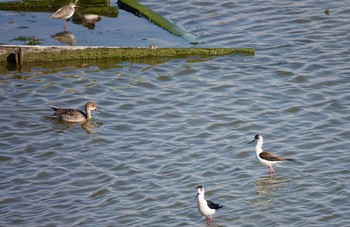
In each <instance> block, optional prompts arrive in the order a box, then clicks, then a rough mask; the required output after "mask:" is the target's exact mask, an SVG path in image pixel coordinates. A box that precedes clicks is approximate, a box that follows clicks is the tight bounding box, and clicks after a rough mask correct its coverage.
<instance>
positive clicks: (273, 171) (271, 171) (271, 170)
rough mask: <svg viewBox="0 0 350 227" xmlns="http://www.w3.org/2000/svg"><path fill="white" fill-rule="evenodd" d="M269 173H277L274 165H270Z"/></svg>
mask: <svg viewBox="0 0 350 227" xmlns="http://www.w3.org/2000/svg"><path fill="white" fill-rule="evenodd" d="M269 173H271V174H275V173H276V171H275V170H274V169H273V168H272V166H269Z"/></svg>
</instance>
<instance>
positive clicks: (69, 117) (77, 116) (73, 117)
mask: <svg viewBox="0 0 350 227" xmlns="http://www.w3.org/2000/svg"><path fill="white" fill-rule="evenodd" d="M51 108H52V109H53V110H54V111H55V113H54V114H53V116H56V117H57V118H58V119H60V120H62V121H67V122H84V121H86V120H89V119H91V118H92V115H91V110H95V111H98V110H97V107H96V105H95V104H94V103H92V102H88V103H86V105H85V113H84V112H83V111H81V110H76V109H62V108H56V107H51Z"/></svg>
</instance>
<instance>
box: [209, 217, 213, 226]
mask: <svg viewBox="0 0 350 227" xmlns="http://www.w3.org/2000/svg"><path fill="white" fill-rule="evenodd" d="M209 218H210V224H213V217H212V216H211V215H210V216H209Z"/></svg>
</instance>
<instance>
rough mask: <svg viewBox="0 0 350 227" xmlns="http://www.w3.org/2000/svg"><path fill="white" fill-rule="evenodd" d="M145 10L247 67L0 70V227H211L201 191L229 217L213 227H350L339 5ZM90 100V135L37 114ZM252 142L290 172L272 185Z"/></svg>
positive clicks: (345, 9) (345, 32)
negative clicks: (200, 203)
mask: <svg viewBox="0 0 350 227" xmlns="http://www.w3.org/2000/svg"><path fill="white" fill-rule="evenodd" d="M140 2H142V3H143V4H145V5H147V6H149V7H150V8H152V9H155V10H156V11H157V12H159V13H160V14H161V15H163V16H165V17H166V18H168V19H170V20H171V21H173V22H174V23H176V24H177V25H179V26H180V27H181V28H183V29H184V30H185V31H187V32H189V33H191V34H193V35H195V36H196V37H197V39H198V40H199V41H200V42H202V44H201V45H202V46H219V47H253V48H255V50H256V53H255V56H251V57H247V56H241V55H231V56H223V57H211V58H199V57H192V58H184V59H149V60H145V61H139V62H134V61H132V62H114V63H113V62H112V63H110V64H109V65H108V66H106V64H104V63H102V62H83V63H71V62H66V63H60V64H55V65H52V66H49V67H47V66H46V67H41V66H37V67H36V66H35V67H34V66H33V67H32V69H31V70H30V71H23V72H18V71H8V72H2V73H1V75H0V83H1V90H0V92H1V95H0V106H1V111H0V120H1V122H2V129H1V131H0V137H1V141H0V193H1V196H0V226H125V225H128V226H206V223H205V219H204V217H202V216H201V215H200V214H199V213H198V211H197V208H196V203H195V200H194V199H195V196H196V193H197V191H196V186H197V185H199V184H203V185H204V186H205V188H206V197H207V198H210V199H211V200H213V201H215V202H219V203H222V204H223V205H224V206H225V207H224V208H223V209H221V210H219V211H218V212H217V213H216V214H214V223H213V226H349V225H350V218H349V216H350V211H349V210H350V209H349V208H350V206H349V192H350V186H349V185H350V184H349V174H350V169H349V163H350V156H349V151H350V145H349V142H348V140H349V138H350V133H349V120H350V113H349V107H350V91H349V88H350V65H349V62H350V50H349V46H350V36H349V30H350V19H349V15H350V8H349V4H348V3H346V1H343V3H341V2H340V1H338V2H327V3H324V1H319V2H318V1H302V2H301V1H282V2H281V1H234V2H233V1H183V0H177V1H155V0H153V1H147V2H144V1H140ZM325 9H330V14H329V15H326V14H325ZM46 16H47V15H45V17H46ZM59 23H61V21H60V22H59ZM60 25H61V24H60ZM68 26H73V25H72V24H68ZM152 26H153V25H152ZM14 29H16V28H14ZM96 32H98V31H97V30H96ZM104 34H105V36H106V37H105V38H108V33H104ZM110 38H113V37H110ZM163 38H164V37H163ZM161 43H163V45H165V43H166V42H165V41H164V42H163V41H162V42H161ZM174 43H175V44H174ZM183 43H184V41H183V40H181V41H176V39H174V40H173V41H172V45H175V46H182V45H183ZM90 100H91V101H94V102H95V103H96V105H97V107H98V108H99V109H100V112H93V117H94V118H93V120H92V121H90V122H87V123H85V124H82V125H81V124H67V123H62V122H59V121H57V120H55V119H52V118H50V117H48V116H50V115H51V114H52V111H51V109H50V106H60V107H74V108H80V109H82V108H83V105H84V104H85V103H86V102H87V101H90ZM256 133H261V134H262V135H263V136H264V139H265V144H264V147H265V148H266V149H268V150H271V151H273V152H274V153H276V154H278V155H282V156H286V157H291V158H294V159H295V161H294V162H287V163H283V164H280V165H279V166H277V167H276V168H275V170H276V171H277V174H276V175H274V176H273V177H269V175H268V171H267V168H266V167H263V166H261V165H260V164H259V163H257V161H256V160H255V158H254V145H253V144H249V145H248V144H247V142H249V141H251V140H252V139H253V137H254V135H255V134H256Z"/></svg>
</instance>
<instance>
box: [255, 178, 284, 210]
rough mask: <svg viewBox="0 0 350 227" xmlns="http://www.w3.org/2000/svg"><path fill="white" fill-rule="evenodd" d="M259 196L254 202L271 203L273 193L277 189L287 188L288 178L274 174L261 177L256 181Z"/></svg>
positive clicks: (256, 203)
mask: <svg viewBox="0 0 350 227" xmlns="http://www.w3.org/2000/svg"><path fill="white" fill-rule="evenodd" d="M255 188H256V195H257V198H256V199H255V200H253V201H252V202H253V203H254V204H255V205H258V206H265V205H269V204H271V203H272V202H273V197H272V196H273V194H274V192H276V191H282V190H285V189H286V179H285V178H283V177H275V176H274V175H269V176H264V177H260V178H259V179H257V180H256V181H255Z"/></svg>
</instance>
